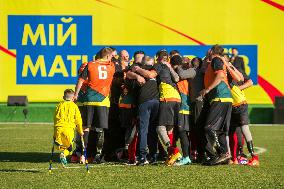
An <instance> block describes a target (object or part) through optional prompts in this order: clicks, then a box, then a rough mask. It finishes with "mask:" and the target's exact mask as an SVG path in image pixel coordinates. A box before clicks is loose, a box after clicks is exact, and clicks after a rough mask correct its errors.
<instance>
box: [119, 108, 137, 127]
mask: <svg viewBox="0 0 284 189" xmlns="http://www.w3.org/2000/svg"><path fill="white" fill-rule="evenodd" d="M135 118H136V109H134V108H119V120H120V126H121V127H122V128H129V127H132V126H133V120H134V119H135Z"/></svg>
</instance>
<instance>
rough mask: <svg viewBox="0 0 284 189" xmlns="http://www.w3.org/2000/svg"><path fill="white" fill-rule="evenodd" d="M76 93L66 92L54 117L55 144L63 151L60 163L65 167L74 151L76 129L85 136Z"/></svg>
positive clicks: (69, 90) (67, 90) (70, 90)
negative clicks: (75, 97)
mask: <svg viewBox="0 0 284 189" xmlns="http://www.w3.org/2000/svg"><path fill="white" fill-rule="evenodd" d="M73 97H74V91H73V90H72V89H66V90H65V91H64V96H63V99H64V101H63V102H60V103H59V104H58V105H57V106H56V110H55V115H54V135H53V138H54V144H55V145H56V147H57V149H58V150H60V151H62V152H61V154H60V161H61V163H62V165H63V166H65V165H66V164H67V160H66V156H68V155H70V154H71V152H72V151H73V143H74V138H75V129H76V130H77V132H78V133H79V134H80V135H81V136H83V129H82V118H81V114H80V111H79V108H78V106H77V105H76V104H75V103H74V102H73Z"/></svg>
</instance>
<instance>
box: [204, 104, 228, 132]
mask: <svg viewBox="0 0 284 189" xmlns="http://www.w3.org/2000/svg"><path fill="white" fill-rule="evenodd" d="M231 113H232V103H231V102H212V104H211V105H210V108H209V113H208V115H207V119H206V124H205V129H211V130H214V131H220V132H226V133H228V131H229V126H230V121H231Z"/></svg>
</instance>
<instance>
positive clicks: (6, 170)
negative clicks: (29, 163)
mask: <svg viewBox="0 0 284 189" xmlns="http://www.w3.org/2000/svg"><path fill="white" fill-rule="evenodd" d="M0 172H9V173H14V172H25V173H39V172H40V171H38V170H23V169H0Z"/></svg>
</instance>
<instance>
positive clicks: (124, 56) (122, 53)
mask: <svg viewBox="0 0 284 189" xmlns="http://www.w3.org/2000/svg"><path fill="white" fill-rule="evenodd" d="M120 58H121V60H122V61H124V62H128V61H129V54H128V52H127V51H126V50H122V51H120Z"/></svg>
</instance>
